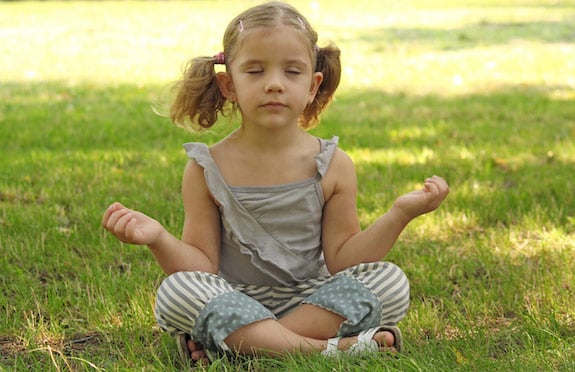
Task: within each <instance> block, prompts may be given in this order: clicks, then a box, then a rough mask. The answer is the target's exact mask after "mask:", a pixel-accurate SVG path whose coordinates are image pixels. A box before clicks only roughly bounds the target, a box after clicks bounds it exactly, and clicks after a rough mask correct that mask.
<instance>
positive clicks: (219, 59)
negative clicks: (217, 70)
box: [214, 52, 226, 65]
mask: <svg viewBox="0 0 575 372" xmlns="http://www.w3.org/2000/svg"><path fill="white" fill-rule="evenodd" d="M214 64H216V65H225V64H226V57H225V55H224V52H219V53H218V54H216V55H215V56H214Z"/></svg>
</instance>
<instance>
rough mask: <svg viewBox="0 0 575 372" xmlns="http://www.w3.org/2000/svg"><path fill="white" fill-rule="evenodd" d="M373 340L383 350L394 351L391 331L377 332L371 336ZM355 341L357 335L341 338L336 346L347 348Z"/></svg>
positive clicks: (340, 348) (393, 339)
mask: <svg viewBox="0 0 575 372" xmlns="http://www.w3.org/2000/svg"><path fill="white" fill-rule="evenodd" d="M373 340H374V341H375V342H377V343H378V345H379V346H380V348H381V351H383V352H396V351H397V350H395V347H393V345H394V344H395V337H394V336H393V333H391V332H388V331H380V332H377V333H376V334H375V335H374V336H373ZM355 343H357V336H353V337H345V338H342V339H341V340H340V342H339V344H338V346H337V348H338V349H339V350H348V349H349V348H350V347H351V346H352V345H354V344H355Z"/></svg>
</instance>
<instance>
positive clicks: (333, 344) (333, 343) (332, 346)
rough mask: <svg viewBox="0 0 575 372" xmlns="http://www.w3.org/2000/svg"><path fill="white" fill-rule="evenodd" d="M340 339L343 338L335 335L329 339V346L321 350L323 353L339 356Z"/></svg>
mask: <svg viewBox="0 0 575 372" xmlns="http://www.w3.org/2000/svg"><path fill="white" fill-rule="evenodd" d="M339 340H341V337H333V338H330V339H328V340H327V347H326V348H325V350H324V351H322V352H321V354H322V355H325V356H330V357H331V356H337V355H338V354H339V352H340V351H339V350H338V348H337V347H338V345H339Z"/></svg>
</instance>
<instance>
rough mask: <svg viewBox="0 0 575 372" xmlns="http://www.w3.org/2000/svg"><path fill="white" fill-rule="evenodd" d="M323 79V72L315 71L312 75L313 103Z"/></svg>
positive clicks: (311, 98) (310, 89)
mask: <svg viewBox="0 0 575 372" xmlns="http://www.w3.org/2000/svg"><path fill="white" fill-rule="evenodd" d="M322 81H323V74H322V73H321V72H314V73H313V75H312V76H311V84H310V87H309V103H312V102H313V100H314V99H315V95H316V94H317V91H318V90H319V87H320V85H321V82H322Z"/></svg>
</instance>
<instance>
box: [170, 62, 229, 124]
mask: <svg viewBox="0 0 575 372" xmlns="http://www.w3.org/2000/svg"><path fill="white" fill-rule="evenodd" d="M215 62H216V59H215V58H214V57H198V58H194V59H192V60H191V61H190V62H188V65H187V66H186V68H185V70H184V75H183V78H182V79H181V80H180V81H178V82H177V83H176V84H175V85H174V86H173V88H172V91H173V93H174V94H175V99H174V101H173V103H172V106H171V107H170V118H171V119H172V121H173V122H174V123H175V124H176V125H179V126H181V127H183V128H186V129H196V130H197V129H206V128H210V127H211V126H212V125H214V123H215V122H216V121H217V119H218V113H221V114H222V115H223V116H225V113H224V104H225V103H226V99H225V97H224V96H223V95H222V93H221V92H220V89H219V88H218V85H217V82H216V72H215V69H214V64H215Z"/></svg>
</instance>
